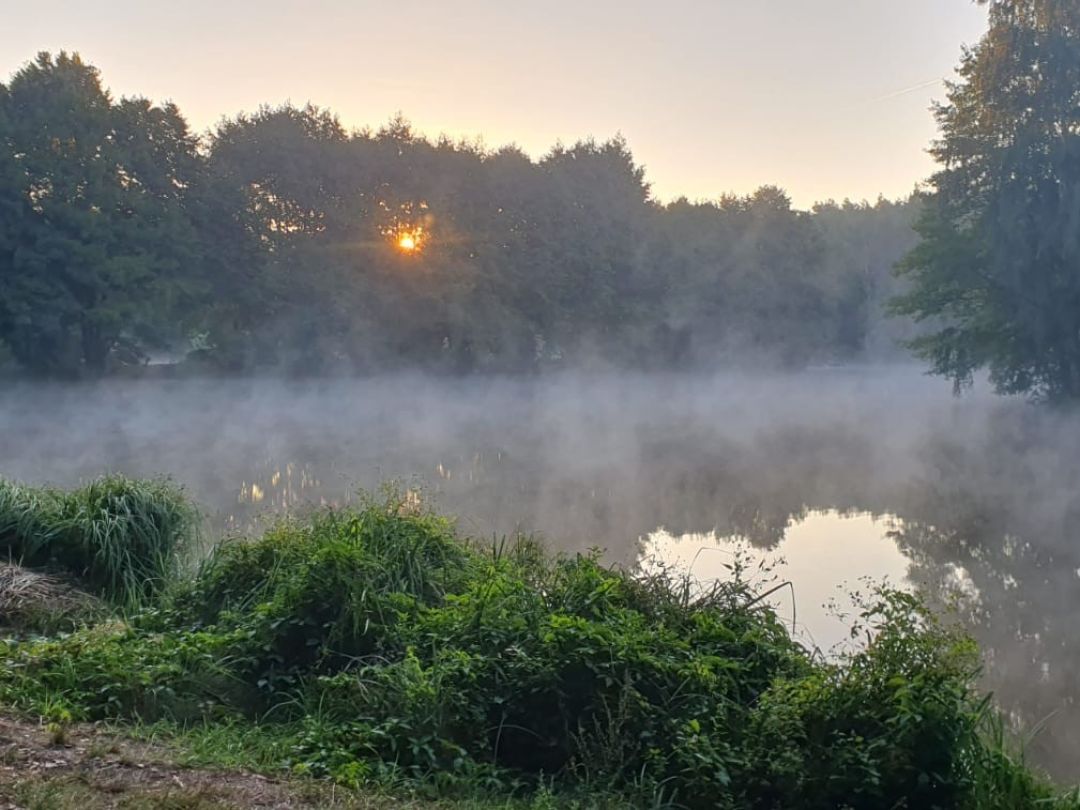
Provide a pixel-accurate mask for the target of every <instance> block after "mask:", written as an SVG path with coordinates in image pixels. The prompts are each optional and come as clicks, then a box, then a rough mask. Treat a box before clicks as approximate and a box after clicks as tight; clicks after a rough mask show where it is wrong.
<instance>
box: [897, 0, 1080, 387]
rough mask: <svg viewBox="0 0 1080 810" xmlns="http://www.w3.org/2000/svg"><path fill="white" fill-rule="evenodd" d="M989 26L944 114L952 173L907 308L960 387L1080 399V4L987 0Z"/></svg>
mask: <svg viewBox="0 0 1080 810" xmlns="http://www.w3.org/2000/svg"><path fill="white" fill-rule="evenodd" d="M981 2H982V3H983V4H984V5H986V6H988V11H989V31H988V32H987V34H986V35H985V36H984V37H983V39H982V40H981V41H980V42H979V43H978V45H976V46H975V47H974V48H972V49H970V50H968V51H966V52H965V54H964V57H963V60H962V62H961V64H960V67H959V79H958V81H956V82H955V83H951V84H950V85H949V88H948V102H947V103H946V104H944V105H941V106H939V107H938V108H937V110H936V115H937V119H938V122H939V124H940V127H941V133H942V134H941V138H940V140H939V141H938V142H937V143H936V144H935V145H934V147H933V150H932V151H933V155H934V157H935V158H936V160H937V162H938V163H939V164H940V167H941V168H940V170H939V171H938V172H937V173H936V174H935V175H934V177H933V178H932V180H931V191H930V193H929V194H928V195H927V199H926V205H925V207H924V210H923V214H922V216H921V219H920V220H919V222H918V225H917V230H918V232H919V234H920V235H921V237H922V241H921V243H920V244H919V246H918V247H917V248H915V250H914V251H913V252H912V253H911V254H910V255H909V256H908V257H907V259H906V260H905V261H904V263H903V264H902V265H901V267H900V271H899V272H900V273H901V274H902V275H904V276H906V277H907V278H908V279H910V281H911V284H912V287H911V290H910V292H909V293H907V294H906V295H904V296H902V297H900V298H898V299H897V300H896V302H895V307H894V308H895V311H897V312H899V313H902V314H908V315H912V316H914V317H915V318H916V319H919V320H928V321H929V322H930V323H933V324H934V325H935V328H934V330H933V331H932V332H930V333H929V334H927V335H926V336H924V337H920V338H917V339H916V340H914V341H912V343H911V345H912V346H913V348H914V349H915V351H916V352H917V353H918V354H919V355H920V356H922V357H923V358H925V359H927V360H929V361H930V363H931V367H932V369H933V371H934V372H936V373H938V374H941V375H944V376H947V377H950V378H951V379H952V380H953V381H954V382H955V384H956V385H957V387H958V388H959V387H962V386H964V385H968V384H970V382H971V380H972V375H973V374H974V372H975V371H976V370H978V369H980V368H984V367H985V368H987V369H988V370H989V373H990V378H991V381H992V383H993V384H994V386H995V388H996V389H997V390H998V391H999V392H1002V393H1027V394H1031V395H1034V396H1036V397H1044V398H1049V399H1077V398H1080V4H1078V3H1077V2H1076V0H981Z"/></svg>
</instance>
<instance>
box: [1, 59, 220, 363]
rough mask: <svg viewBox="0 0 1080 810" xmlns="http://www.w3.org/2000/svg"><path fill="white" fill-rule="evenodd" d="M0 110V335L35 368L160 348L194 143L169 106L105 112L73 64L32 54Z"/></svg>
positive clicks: (87, 70)
mask: <svg viewBox="0 0 1080 810" xmlns="http://www.w3.org/2000/svg"><path fill="white" fill-rule="evenodd" d="M0 103H2V107H3V110H2V111H0V121H2V122H3V124H2V126H3V134H4V137H3V142H2V148H3V151H4V155H3V157H0V163H2V164H3V166H5V167H6V168H5V169H3V171H4V177H3V178H2V182H3V184H4V191H3V196H4V197H6V198H8V199H14V200H16V201H18V209H19V215H18V217H17V218H16V220H15V221H14V222H12V223H10V224H11V229H10V230H9V231H8V233H7V235H6V236H7V240H8V241H9V242H10V243H13V249H11V250H9V252H8V253H7V258H6V260H5V266H4V269H3V276H2V277H0V282H2V284H3V290H2V292H3V296H2V298H3V299H4V301H5V310H6V311H7V314H6V316H4V317H3V319H2V320H0V323H2V324H3V328H4V332H5V334H4V335H3V336H4V337H5V338H6V340H7V342H8V343H9V344H10V345H11V347H12V350H13V351H14V353H15V355H16V356H17V358H18V359H19V360H20V361H21V362H22V364H23V365H24V366H27V367H28V368H30V369H32V370H34V371H39V372H44V373H59V374H69V375H70V374H88V375H100V374H102V373H103V372H104V371H105V368H106V364H107V362H108V359H109V356H110V354H111V353H112V352H113V351H114V349H116V348H117V347H118V346H120V345H122V344H124V343H126V344H128V345H129V346H131V347H132V348H134V349H136V350H138V349H139V348H140V347H142V346H145V345H147V344H152V343H154V342H158V341H163V340H164V339H165V338H166V337H167V336H168V332H169V331H170V330H171V328H172V326H173V325H174V324H175V323H176V318H175V316H176V310H177V308H178V307H179V306H180V305H181V304H182V302H183V301H184V300H185V299H187V298H189V297H190V296H191V295H192V294H193V293H194V290H193V289H191V288H190V286H188V285H187V284H186V282H187V280H188V276H187V272H188V270H189V268H190V267H191V266H192V265H193V264H194V263H195V262H196V261H197V256H196V255H195V252H194V251H195V249H196V245H197V240H196V239H195V234H194V232H193V229H192V228H191V226H190V223H189V222H188V220H187V217H186V213H185V211H184V202H185V195H186V192H187V189H188V188H189V186H190V184H191V182H192V180H193V179H194V177H195V176H196V174H197V172H198V166H199V157H198V154H197V148H196V147H197V144H196V140H195V138H193V137H192V136H191V135H190V134H189V132H188V129H187V124H186V122H185V121H184V119H183V117H182V116H181V115H180V112H179V110H177V108H176V107H174V106H172V105H166V106H164V107H157V106H153V105H151V104H150V103H149V102H147V101H145V100H142V99H125V100H123V101H120V102H114V101H113V99H112V98H111V97H110V95H109V93H108V92H107V91H106V90H105V89H104V88H103V87H102V85H101V81H100V78H99V76H98V72H97V70H96V69H95V68H93V67H91V66H89V65H87V64H85V63H84V62H83V61H82V60H81V59H80V58H79V57H78V55H69V54H66V53H60V54H59V55H58V56H56V57H55V58H54V57H53V56H51V55H49V54H47V53H42V54H40V55H39V56H38V58H37V59H36V60H35V61H34V62H32V63H30V64H28V65H27V66H26V67H24V68H23V69H22V70H20V71H19V72H18V73H16V74H15V76H14V77H13V78H12V80H11V83H10V85H9V87H8V90H7V92H6V93H5V94H4V95H3V96H2V97H0Z"/></svg>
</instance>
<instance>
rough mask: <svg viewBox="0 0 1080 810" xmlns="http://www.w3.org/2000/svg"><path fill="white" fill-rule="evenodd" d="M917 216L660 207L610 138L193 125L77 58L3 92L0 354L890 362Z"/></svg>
mask: <svg viewBox="0 0 1080 810" xmlns="http://www.w3.org/2000/svg"><path fill="white" fill-rule="evenodd" d="M909 218H910V207H909V206H908V205H906V204H903V203H898V204H896V205H892V204H886V203H879V204H878V205H875V206H856V205H852V204H849V203H848V204H844V205H842V206H839V205H834V204H824V205H822V206H819V207H818V208H816V209H815V210H814V211H813V212H799V211H795V210H794V209H792V207H791V203H790V200H789V199H788V198H787V196H786V195H785V194H784V192H783V191H782V190H780V189H777V188H773V187H765V188H762V189H760V190H759V191H757V192H755V193H754V194H751V195H747V196H745V197H736V196H725V197H723V198H721V199H720V200H717V201H712V202H698V203H690V202H688V201H686V200H679V201H676V202H673V203H671V204H668V205H662V204H660V203H659V202H658V201H656V200H654V199H653V198H652V197H651V195H650V190H649V185H648V183H647V181H646V178H645V174H644V171H643V169H642V167H641V166H640V165H639V164H638V163H637V161H636V160H635V158H634V156H633V154H632V153H631V151H630V148H629V146H628V144H627V143H626V142H625V141H624V140H623V139H621V138H618V137H616V138H613V139H610V140H608V141H603V142H596V141H592V140H585V141H581V142H578V143H575V144H573V145H572V146H561V145H560V146H556V147H555V148H553V149H552V150H551V151H550V152H549V153H548V154H546V155H544V156H542V157H540V158H539V159H533V158H532V157H530V156H528V155H526V154H524V153H523V152H521V151H520V150H518V149H516V148H513V147H507V148H503V149H499V150H487V149H484V148H482V147H480V146H479V145H477V144H472V143H455V142H452V141H450V140H448V139H446V138H441V139H436V140H430V139H427V138H424V137H421V136H419V135H418V134H416V133H415V132H413V130H412V129H411V127H410V126H409V124H408V122H406V121H404V120H402V119H400V118H399V119H395V120H393V121H391V122H389V123H388V124H387V125H386V126H385V127H383V128H381V129H379V130H378V131H374V132H372V131H366V130H365V131H360V132H348V131H347V130H346V129H345V128H344V127H343V126H342V125H341V123H340V122H339V121H338V120H337V119H336V118H335V117H334V116H333V114H332V113H330V112H328V111H326V110H322V109H319V108H316V107H312V106H307V107H303V108H298V107H294V106H291V105H287V104H286V105H283V106H281V107H272V108H271V107H264V108H262V109H259V110H258V111H256V112H255V113H253V114H250V115H239V116H236V117H235V118H232V119H227V120H223V121H222V123H221V124H220V125H219V126H218V127H217V128H216V130H215V131H214V132H213V133H211V134H210V135H209V136H207V137H205V138H198V137H196V136H194V135H192V134H191V133H190V132H189V131H188V129H187V125H186V123H185V121H184V118H183V116H182V114H181V113H180V111H179V110H178V109H177V108H176V107H175V106H173V105H163V106H155V105H152V104H151V103H150V102H148V101H146V100H143V99H122V100H119V101H117V100H115V99H113V98H112V97H111V96H110V95H109V93H108V92H107V90H106V89H105V88H104V86H103V84H102V81H101V77H100V76H99V74H98V73H97V71H96V70H95V69H94V68H93V67H91V66H89V65H87V64H86V63H84V62H83V61H82V60H81V59H80V58H79V57H78V56H73V55H69V54H64V53H61V54H59V55H58V56H55V57H54V56H51V55H49V54H42V55H40V56H39V57H38V58H37V59H36V60H35V61H33V62H31V63H30V64H28V65H26V66H25V67H23V68H22V69H21V70H19V71H18V72H16V73H15V75H14V76H13V77H12V78H11V79H10V81H9V83H8V85H7V86H6V87H5V86H2V85H0V346H6V347H7V349H8V350H10V353H11V354H12V356H13V357H14V358H15V359H16V360H17V361H18V362H19V363H20V364H21V366H22V368H23V369H24V371H26V372H29V373H35V374H47V375H54V376H80V375H83V376H97V375H101V374H104V373H109V372H116V371H119V370H120V369H121V368H122V367H123V366H133V365H137V364H141V363H144V362H146V361H147V360H148V359H149V357H150V356H151V355H153V354H155V353H162V354H164V355H166V356H168V357H171V358H173V359H179V360H183V359H187V360H188V361H190V362H191V364H192V365H193V366H194V367H196V368H199V369H203V370H206V369H211V370H215V369H216V370H228V371H244V370H247V371H251V370H255V369H263V368H274V369H278V370H281V371H285V372H292V373H303V374H311V373H330V372H349V373H352V372H368V371H377V370H380V369H386V368H400V367H402V366H407V367H413V368H420V369H428V370H435V371H444V372H452V373H467V372H473V371H487V372H504V371H515V372H520V371H534V370H544V369H549V368H552V367H555V368H558V367H561V366H566V365H568V364H575V365H582V364H588V363H604V364H610V365H615V366H621V367H646V368H649V367H663V368H673V367H674V368H678V367H708V366H715V365H717V364H720V363H725V364H740V363H742V364H759V363H761V362H766V361H771V362H778V363H783V364H785V365H796V366H797V365H803V364H806V363H810V362H824V361H834V360H841V359H845V358H850V357H855V356H858V355H860V354H861V353H862V352H864V351H866V350H868V349H872V350H873V351H874V352H876V353H878V354H879V355H880V354H882V353H885V352H888V350H889V341H890V340H891V339H892V337H893V334H892V333H891V332H887V333H886V334H885V336H884V339H882V337H881V336H878V335H877V332H880V331H881V328H880V324H881V322H882V320H883V318H882V317H881V307H880V302H881V298H882V295H881V293H880V289H879V288H886V287H888V285H889V282H888V274H889V269H890V267H891V265H892V264H893V263H894V262H895V260H896V259H897V258H899V256H900V255H902V253H903V251H904V250H905V249H906V248H907V247H908V242H909V240H910V238H911V233H912V232H911V229H910V223H909ZM403 229H404V230H410V231H412V230H418V231H419V232H422V233H423V238H422V240H421V248H420V249H419V250H417V251H413V252H412V253H408V254H406V253H404V252H402V251H399V250H398V249H396V247H395V241H394V238H393V235H394V234H396V233H399V232H400V231H402V230H403ZM875 330H876V331H875ZM0 354H2V352H0Z"/></svg>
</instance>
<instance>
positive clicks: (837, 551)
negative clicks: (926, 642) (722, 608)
mask: <svg viewBox="0 0 1080 810" xmlns="http://www.w3.org/2000/svg"><path fill="white" fill-rule="evenodd" d="M898 525H899V521H898V520H897V519H896V518H893V517H880V518H875V517H874V516H873V515H869V514H848V515H845V514H841V513H839V512H836V511H835V510H826V511H821V512H813V513H811V514H809V515H807V516H806V517H805V518H803V519H801V520H799V521H798V522H797V523H794V524H793V525H792V526H791V527H790V528H789V529H788V530H787V531H786V532H785V533H784V539H783V541H782V542H781V543H780V544H779V545H778V546H777V547H776V548H774V549H761V548H756V547H754V546H753V545H750V544H749V543H747V542H746V541H745V540H744V539H743V538H742V537H741V536H740V535H729V536H727V537H723V536H720V535H717V534H716V533H715V532H708V533H704V534H701V533H691V534H684V535H680V536H675V535H673V534H671V533H670V532H668V531H666V530H664V529H659V530H657V531H655V532H653V533H652V534H650V535H649V537H648V540H647V542H646V543H645V546H644V548H643V549H642V557H641V559H642V567H643V568H644V569H645V570H649V569H652V568H655V567H657V566H658V565H662V566H665V567H667V568H669V569H674V570H678V571H685V572H688V573H689V574H690V575H691V576H692V577H693V579H694V580H696V581H697V582H699V583H701V584H707V583H709V582H711V581H714V580H717V579H720V580H725V579H730V578H731V576H732V575H733V572H734V567H735V566H736V565H739V566H743V567H744V571H745V573H744V574H743V576H744V578H745V579H746V580H747V581H748V582H749V583H750V584H751V585H752V586H753V587H754V589H755V590H756V591H757V592H759V593H765V592H767V591H772V590H774V589H778V590H776V592H775V593H774V595H772V596H771V597H769V598H768V599H767V601H768V602H769V603H770V604H771V605H772V606H773V607H774V608H775V609H776V611H777V613H778V614H779V615H780V616H781V617H782V618H783V619H784V620H785V623H786V624H787V626H788V628H789V629H790V630H791V631H792V634H793V635H794V636H795V637H796V638H798V639H799V640H800V641H801V642H802V643H803V644H804V645H805V646H806V647H808V648H810V649H812V650H818V651H820V652H821V653H822V654H824V655H836V654H839V653H842V652H844V651H846V650H849V649H851V648H852V646H853V644H852V639H851V637H850V629H851V622H850V621H849V620H848V619H849V616H850V611H851V603H850V599H849V597H850V596H851V595H852V594H853V593H854V592H855V591H857V590H859V589H860V588H862V589H864V590H865V587H866V586H867V585H877V584H882V585H888V586H890V587H894V588H908V587H910V586H911V582H910V580H909V579H908V566H909V560H908V558H907V557H906V556H904V554H903V553H902V552H901V551H900V549H899V548H898V547H897V545H896V542H895V541H894V540H893V538H892V536H891V535H892V533H893V532H894V531H895V530H896V528H897V527H898ZM785 583H790V584H791V587H785Z"/></svg>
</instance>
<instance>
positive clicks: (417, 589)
mask: <svg viewBox="0 0 1080 810" xmlns="http://www.w3.org/2000/svg"><path fill="white" fill-rule="evenodd" d="M863 620H864V622H866V623H867V624H868V625H869V626H870V629H871V631H872V633H871V635H872V639H873V640H872V641H871V642H870V643H869V645H868V646H867V648H866V649H865V650H863V651H862V652H859V653H857V654H854V655H852V656H849V657H848V658H846V659H843V660H840V661H836V662H831V663H829V662H824V661H822V660H821V659H820V658H814V657H812V656H811V655H810V654H809V653H808V652H807V651H805V650H804V649H803V648H802V647H800V646H799V645H798V644H796V643H795V642H794V641H792V639H791V638H790V636H789V634H788V633H787V632H786V630H785V628H784V626H783V625H782V624H781V622H780V621H779V620H778V618H777V617H776V615H775V614H774V612H773V611H772V610H771V609H770V608H768V607H767V606H766V605H765V603H764V602H763V601H761V600H759V599H758V598H757V597H756V595H755V594H753V593H752V592H751V591H750V589H749V588H748V587H747V586H746V585H745V583H742V582H740V581H739V580H738V579H736V580H735V581H732V582H728V583H721V584H719V585H717V586H716V587H714V588H712V589H710V590H707V591H700V590H697V589H695V588H691V587H689V586H688V583H686V582H685V581H682V580H680V579H678V578H675V577H671V576H669V575H665V574H658V575H653V576H650V577H647V578H642V577H636V576H634V575H631V574H628V573H626V572H623V571H620V570H613V569H610V568H607V567H605V566H604V565H602V564H601V562H600V561H599V559H598V558H597V557H596V556H595V555H579V556H574V557H567V558H550V557H548V556H546V555H544V554H542V553H541V552H540V551H539V550H538V548H537V546H536V545H535V544H533V543H530V542H527V541H522V542H519V543H512V544H506V545H503V546H495V547H494V548H482V547H479V546H476V545H474V544H471V543H469V542H468V541H466V540H462V539H459V538H458V537H457V536H456V535H455V534H454V532H453V529H452V526H451V525H450V524H449V523H448V522H447V521H446V520H444V519H442V518H439V517H437V516H434V515H429V514H420V513H417V512H416V511H415V510H408V509H403V508H402V504H401V503H400V502H396V501H390V502H388V503H378V504H376V503H371V504H368V505H366V506H364V507H363V508H359V509H356V510H345V511H322V512H318V513H316V514H314V515H312V516H310V517H309V518H308V519H307V520H303V521H298V520H287V521H284V522H282V523H280V524H279V525H277V526H276V527H274V528H273V529H272V530H270V531H269V532H267V533H266V535H264V536H263V537H262V538H260V539H258V540H254V541H250V542H237V541H233V542H229V543H226V544H223V545H221V546H220V547H219V548H217V549H216V550H215V551H214V552H213V553H212V554H211V555H210V557H209V558H208V559H207V560H206V562H205V563H204V564H203V565H202V566H201V567H200V568H199V570H198V571H197V572H196V574H195V575H194V576H193V577H192V578H191V579H190V580H188V581H184V582H181V583H179V584H178V585H177V587H175V588H174V589H172V590H170V591H169V593H168V594H167V595H166V596H165V597H163V598H162V599H160V600H159V601H158V603H157V604H155V605H154V606H153V607H149V608H147V609H145V610H143V611H142V612H141V613H139V614H137V615H135V616H134V617H132V618H131V619H130V622H129V623H128V624H116V625H101V626H98V627H92V628H86V629H82V630H79V631H77V632H75V633H73V634H71V635H69V636H67V637H63V638H59V639H54V640H36V641H34V640H31V641H24V642H8V643H7V644H6V645H4V646H3V647H2V648H0V658H2V659H3V660H4V663H5V666H3V667H0V700H3V701H5V702H7V703H10V704H13V705H16V706H19V707H22V708H24V709H28V710H32V711H38V712H44V711H45V710H46V709H48V708H50V707H53V706H55V705H56V704H57V700H58V699H59V700H61V701H62V702H63V707H64V709H65V710H66V711H70V712H71V714H72V715H73V716H75V717H80V718H83V717H88V718H130V717H139V718H142V719H145V720H153V719H159V718H164V719H171V720H183V721H196V722H199V723H206V724H209V725H210V726H215V727H219V728H222V727H226V726H227V727H229V728H236V727H242V724H244V723H247V724H249V725H250V727H251V728H255V726H254V724H253V723H254V721H258V723H259V728H260V730H261V731H260V733H261V734H263V735H266V734H269V736H270V737H271V738H272V739H274V740H275V741H276V742H275V745H274V750H275V751H281V750H288V754H287V755H281V762H280V764H281V766H283V767H289V768H291V769H293V770H294V771H297V772H301V773H305V774H310V775H315V776H320V775H321V776H327V777H330V778H333V779H336V780H338V781H341V782H344V783H347V784H359V783H361V782H365V781H392V782H393V783H394V784H400V783H401V780H407V781H408V783H409V784H410V785H412V786H413V787H414V788H416V789H420V790H424V789H427V790H430V791H432V792H437V793H440V794H445V793H447V792H453V791H459V790H468V789H472V790H475V789H478V786H480V787H482V788H483V789H484V790H497V791H502V792H504V793H505V792H530V791H534V790H535V791H539V792H540V793H543V792H544V791H548V790H550V789H554V790H556V791H557V792H558V793H559V794H560V795H562V796H572V795H575V794H576V795H577V796H578V797H579V798H581V797H589V796H592V797H595V796H603V797H606V799H605V801H607V802H608V803H609V804H610V805H612V806H650V807H656V806H670V807H681V808H690V809H691V810H694V809H696V808H714V807H719V808H761V810H766V809H767V808H778V807H800V808H803V807H805V808H811V810H814V809H815V808H838V807H848V808H858V810H863V808H865V809H866V810H870V809H871V808H893V807H911V808H914V807H926V808H934V807H940V808H946V807H948V808H953V807H960V808H964V807H971V808H975V807H983V806H985V807H1006V806H1008V807H1015V808H1026V807H1032V808H1034V807H1036V806H1040V807H1041V806H1046V804H1047V803H1048V802H1051V800H1052V801H1055V802H1057V804H1050V805H1049V806H1054V807H1061V808H1064V807H1068V806H1071V807H1076V806H1078V805H1077V804H1076V803H1075V802H1072V803H1071V804H1070V801H1071V800H1069V799H1067V798H1061V797H1056V796H1055V794H1054V792H1053V791H1052V789H1050V788H1049V787H1047V786H1046V785H1045V783H1043V782H1042V781H1041V780H1040V779H1039V778H1038V777H1037V776H1035V775H1033V774H1031V772H1030V771H1028V770H1027V769H1026V768H1024V767H1023V765H1022V764H1016V763H1015V762H1014V761H1013V760H1011V759H1010V758H1009V757H1008V756H1007V755H1006V754H1005V753H1004V752H1003V749H1002V748H1001V747H1000V746H998V747H995V746H993V745H992V744H990V743H988V742H987V737H986V734H985V723H986V718H987V717H988V716H989V712H988V709H987V706H986V703H985V701H984V700H981V699H980V698H979V697H978V696H977V694H976V692H975V690H974V688H973V682H974V676H975V673H976V664H977V658H976V654H975V650H974V648H973V646H972V645H971V643H970V642H969V641H967V640H966V639H964V638H963V637H961V636H959V635H957V634H956V633H955V632H953V631H952V630H949V629H948V628H944V627H942V626H940V625H939V624H938V623H936V622H935V621H934V620H933V618H932V617H931V616H930V615H929V614H928V613H927V611H926V610H925V609H924V608H923V607H922V606H921V604H920V603H919V601H918V600H917V599H916V598H915V597H912V596H910V595H907V594H900V593H893V592H888V591H881V592H878V593H876V594H875V595H874V598H873V600H872V601H871V603H869V604H867V605H866V606H865V610H864V612H863ZM223 718H224V719H226V720H227V722H226V723H222V722H221V721H222V719H223ZM270 728H274V729H276V730H274V731H268V729H270ZM286 738H287V739H289V740H290V741H291V745H289V746H284V745H283V744H282V743H280V740H282V739H286ZM544 795H547V794H544ZM567 801H568V802H569V798H568V799H567ZM583 801H585V800H584V799H583ZM585 805H586V806H588V801H586V802H585Z"/></svg>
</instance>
